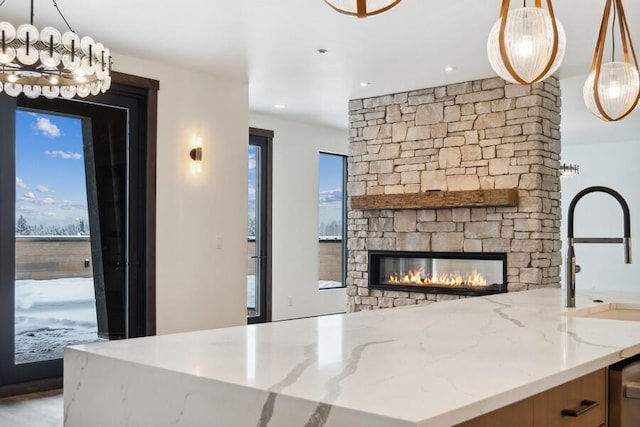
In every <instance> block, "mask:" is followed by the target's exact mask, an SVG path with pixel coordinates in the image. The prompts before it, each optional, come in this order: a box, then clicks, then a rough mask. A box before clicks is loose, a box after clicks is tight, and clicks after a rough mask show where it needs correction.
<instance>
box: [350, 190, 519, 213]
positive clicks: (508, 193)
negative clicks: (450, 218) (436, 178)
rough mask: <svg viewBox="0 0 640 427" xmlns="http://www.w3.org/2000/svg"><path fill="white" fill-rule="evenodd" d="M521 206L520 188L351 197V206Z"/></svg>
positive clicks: (407, 207) (411, 207) (394, 207)
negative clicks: (519, 202) (519, 204)
mask: <svg viewBox="0 0 640 427" xmlns="http://www.w3.org/2000/svg"><path fill="white" fill-rule="evenodd" d="M487 206H518V189H517V188H509V189H504V190H473V191H427V192H424V193H414V194H380V195H369V196H353V197H351V209H358V210H378V209H438V208H469V207H487Z"/></svg>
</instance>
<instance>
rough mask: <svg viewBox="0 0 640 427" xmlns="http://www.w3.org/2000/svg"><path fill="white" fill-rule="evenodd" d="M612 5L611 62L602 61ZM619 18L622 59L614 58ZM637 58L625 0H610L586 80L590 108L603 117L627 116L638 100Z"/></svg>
mask: <svg viewBox="0 0 640 427" xmlns="http://www.w3.org/2000/svg"><path fill="white" fill-rule="evenodd" d="M612 6H613V22H612V24H611V33H612V34H611V45H612V47H611V62H605V63H604V64H603V63H602V57H603V55H604V47H605V42H606V38H607V29H608V27H609V17H610V15H611V8H612ZM616 18H618V25H619V30H620V39H621V41H622V53H623V61H616V60H615V34H614V33H615V27H616ZM638 70H639V69H638V60H637V59H636V53H635V50H634V48H633V43H632V41H631V34H630V32H629V26H628V25H627V18H626V16H625V13H624V8H623V6H622V0H615V2H614V1H612V0H607V2H606V4H605V6H604V13H603V15H602V23H601V24H600V33H599V34H598V41H597V42H596V50H595V52H594V54H593V61H592V63H591V73H590V74H589V77H587V81H586V82H585V84H584V88H583V92H582V93H583V96H584V102H585V103H586V104H587V108H589V110H591V112H592V113H593V114H595V115H596V116H597V117H599V118H600V119H602V120H604V121H607V122H612V121H617V120H621V119H623V118H625V117H626V116H628V115H629V113H631V112H632V111H633V109H634V108H635V107H636V105H637V104H638V96H639V95H640V76H639V74H638Z"/></svg>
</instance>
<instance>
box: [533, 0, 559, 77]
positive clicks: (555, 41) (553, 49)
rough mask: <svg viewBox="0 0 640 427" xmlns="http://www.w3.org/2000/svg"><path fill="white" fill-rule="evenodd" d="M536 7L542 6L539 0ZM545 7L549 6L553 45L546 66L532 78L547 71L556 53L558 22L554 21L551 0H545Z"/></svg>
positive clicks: (541, 75)
mask: <svg viewBox="0 0 640 427" xmlns="http://www.w3.org/2000/svg"><path fill="white" fill-rule="evenodd" d="M536 7H537V8H539V9H540V8H542V4H541V2H540V0H536ZM547 7H548V8H549V16H550V17H551V28H553V47H552V48H551V56H550V57H549V61H547V66H546V67H544V70H542V72H541V73H540V74H539V75H538V76H537V77H536V78H535V79H534V80H533V81H537V80H540V79H541V78H543V77H544V76H545V74H547V73H548V72H549V70H550V69H551V67H553V63H554V62H555V60H556V55H557V54H558V43H559V41H558V38H559V36H558V23H557V22H556V15H555V14H554V13H553V4H552V3H551V0H547Z"/></svg>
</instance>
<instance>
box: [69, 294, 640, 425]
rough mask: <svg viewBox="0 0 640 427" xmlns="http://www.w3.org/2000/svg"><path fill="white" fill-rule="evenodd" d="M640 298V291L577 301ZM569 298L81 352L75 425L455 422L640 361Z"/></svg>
mask: <svg viewBox="0 0 640 427" xmlns="http://www.w3.org/2000/svg"><path fill="white" fill-rule="evenodd" d="M596 299H600V300H603V301H606V302H609V301H611V302H613V301H615V302H628V303H640V292H639V293H613V292H609V293H606V294H597V293H578V295H577V304H576V305H577V307H578V308H579V309H584V308H585V307H590V306H596V305H598V303H594V302H593V301H594V300H596ZM563 302H564V298H563V291H562V290H561V289H541V290H535V291H527V292H513V293H508V294H500V295H492V296H487V297H476V298H469V299H464V300H455V301H447V302H438V303H433V304H425V305H419V306H409V307H403V308H395V309H385V310H377V311H370V312H362V313H353V314H346V315H334V316H324V317H318V318H308V319H300V320H293V321H286V322H277V323H270V324H263V325H252V326H242V327H234V328H225V329H218V330H208V331H198V332H190V333H182V334H174V335H165V336H157V337H147V338H139V339H132V340H126V341H118V342H107V343H96V344H89V345H82V346H75V347H70V348H67V349H66V350H65V357H64V405H65V407H64V412H65V414H64V419H65V427H86V426H94V425H95V426H97V425H100V426H114V427H115V426H125V425H129V426H154V427H160V426H205V425H206V426H222V427H236V426H237V427H247V426H262V427H266V426H309V427H316V426H317V427H320V426H327V427H331V426H375V427H408V426H429V427H438V426H452V425H455V424H457V423H460V422H463V421H466V420H469V419H472V418H475V417H478V416H480V415H482V414H485V413H488V412H490V411H493V410H495V409H498V408H501V407H504V406H507V405H509V404H512V403H514V402H517V401H520V400H522V399H525V398H528V397H530V396H533V395H535V394H537V393H540V392H543V391H545V390H548V389H551V388H553V387H556V386H558V385H560V384H563V383H566V382H568V381H571V380H574V379H576V378H578V377H581V376H583V375H585V374H588V373H591V372H594V371H596V370H598V369H600V368H603V367H606V366H608V365H610V364H612V363H615V362H618V361H620V360H623V359H625V358H628V357H630V356H633V355H635V354H638V353H640V323H638V322H633V321H618V320H605V319H594V318H583V317H575V316H572V315H570V313H568V312H570V311H571V310H572V309H569V310H568V309H565V308H564V307H563Z"/></svg>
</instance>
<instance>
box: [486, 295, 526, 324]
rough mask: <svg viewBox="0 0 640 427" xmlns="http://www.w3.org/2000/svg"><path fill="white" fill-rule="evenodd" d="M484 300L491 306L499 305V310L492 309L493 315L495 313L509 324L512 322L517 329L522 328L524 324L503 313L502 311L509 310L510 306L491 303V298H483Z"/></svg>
mask: <svg viewBox="0 0 640 427" xmlns="http://www.w3.org/2000/svg"><path fill="white" fill-rule="evenodd" d="M485 299H486V300H487V301H489V302H491V303H493V304H496V305H499V306H500V307H499V308H494V309H493V311H494V313H496V314H497V315H498V316H500V317H502V318H503V319H505V320H508V321H510V322H513V323H514V324H515V325H516V326H517V327H519V328H524V327H525V326H524V324H523V323H522V322H521V321H519V320H518V319H515V318H513V317H511V316H509V315H508V314H506V313H505V312H504V310H506V309H509V308H511V304H505V303H501V302H497V301H493V300H492V299H491V298H487V297H485Z"/></svg>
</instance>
